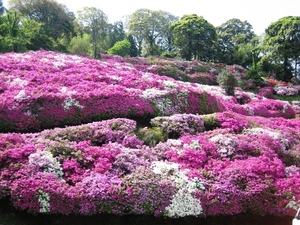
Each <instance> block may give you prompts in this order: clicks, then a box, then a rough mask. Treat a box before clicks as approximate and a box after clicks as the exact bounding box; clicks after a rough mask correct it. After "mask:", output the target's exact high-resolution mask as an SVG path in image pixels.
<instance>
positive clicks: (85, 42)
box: [68, 34, 92, 56]
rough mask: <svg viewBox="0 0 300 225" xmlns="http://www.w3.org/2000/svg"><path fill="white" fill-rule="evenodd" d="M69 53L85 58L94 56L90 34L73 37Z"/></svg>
mask: <svg viewBox="0 0 300 225" xmlns="http://www.w3.org/2000/svg"><path fill="white" fill-rule="evenodd" d="M68 51H69V52H71V53H73V54H77V55H83V56H89V55H90V56H92V45H91V37H90V35H89V34H83V35H82V36H77V37H73V38H72V40H71V42H70V44H69V46H68Z"/></svg>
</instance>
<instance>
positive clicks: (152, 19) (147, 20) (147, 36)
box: [127, 9, 176, 55]
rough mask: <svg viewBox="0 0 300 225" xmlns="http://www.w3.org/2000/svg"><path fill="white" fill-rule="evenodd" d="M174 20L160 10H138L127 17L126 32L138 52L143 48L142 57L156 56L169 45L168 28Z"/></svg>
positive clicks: (174, 18)
mask: <svg viewBox="0 0 300 225" xmlns="http://www.w3.org/2000/svg"><path fill="white" fill-rule="evenodd" d="M174 20H176V17H174V16H172V15H171V14H170V13H167V12H164V11H161V10H159V11H155V10H150V9H138V10H137V11H135V12H134V13H133V14H131V15H130V16H129V21H128V25H127V27H128V32H129V34H131V35H132V37H133V38H134V39H135V42H136V43H137V44H138V48H139V52H141V48H142V46H143V48H144V49H143V52H144V55H158V54H159V53H160V50H161V49H162V48H163V46H167V45H168V44H169V43H168V38H170V35H169V31H170V29H169V26H170V24H171V23H172V22H174ZM167 48H168V46H167Z"/></svg>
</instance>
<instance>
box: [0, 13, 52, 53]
mask: <svg viewBox="0 0 300 225" xmlns="http://www.w3.org/2000/svg"><path fill="white" fill-rule="evenodd" d="M41 26H42V24H41V23H39V22H37V21H35V20H32V19H28V18H25V17H22V16H20V15H19V14H18V13H17V12H12V11H7V13H6V15H5V16H2V17H0V52H8V51H15V52H23V51H27V50H37V49H40V48H44V49H49V48H53V42H52V40H51V39H50V38H49V37H48V36H46V35H45V34H43V32H41Z"/></svg>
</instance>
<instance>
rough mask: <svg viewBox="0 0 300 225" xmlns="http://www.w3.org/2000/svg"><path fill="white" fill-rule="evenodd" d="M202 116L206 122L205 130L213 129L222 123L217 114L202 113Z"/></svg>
mask: <svg viewBox="0 0 300 225" xmlns="http://www.w3.org/2000/svg"><path fill="white" fill-rule="evenodd" d="M201 118H202V120H203V122H204V127H205V130H213V129H215V128H217V127H219V125H220V124H219V121H218V119H217V118H216V115H215V114H206V115H202V116H201Z"/></svg>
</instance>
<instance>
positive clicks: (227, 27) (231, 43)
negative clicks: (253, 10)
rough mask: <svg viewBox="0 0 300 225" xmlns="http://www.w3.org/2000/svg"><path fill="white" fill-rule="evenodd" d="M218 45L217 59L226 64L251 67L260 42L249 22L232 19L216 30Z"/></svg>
mask: <svg viewBox="0 0 300 225" xmlns="http://www.w3.org/2000/svg"><path fill="white" fill-rule="evenodd" d="M216 30H217V33H218V43H217V48H216V50H217V51H216V59H217V61H219V62H222V63H226V64H238V65H242V66H244V67H249V66H250V65H251V63H252V61H253V57H254V56H256V54H255V55H254V53H256V52H254V49H255V48H256V47H257V45H258V42H257V41H255V40H256V39H257V37H256V35H255V33H254V31H253V28H252V25H251V24H250V23H248V22H247V21H241V20H239V19H235V18H234V19H230V20H228V21H227V22H225V23H223V24H222V25H221V26H218V27H217V28H216Z"/></svg>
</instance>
